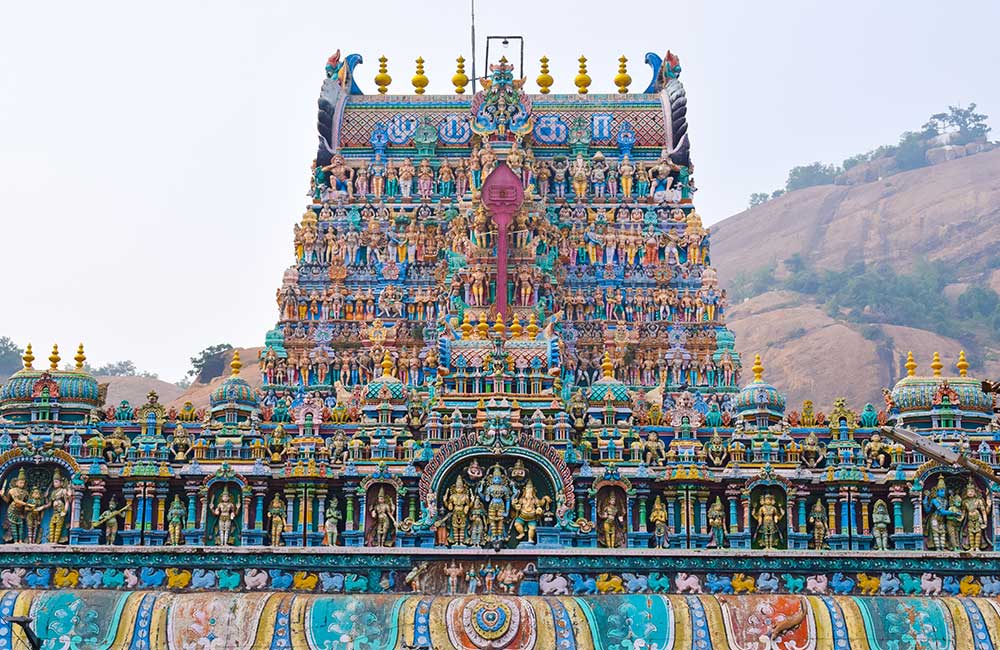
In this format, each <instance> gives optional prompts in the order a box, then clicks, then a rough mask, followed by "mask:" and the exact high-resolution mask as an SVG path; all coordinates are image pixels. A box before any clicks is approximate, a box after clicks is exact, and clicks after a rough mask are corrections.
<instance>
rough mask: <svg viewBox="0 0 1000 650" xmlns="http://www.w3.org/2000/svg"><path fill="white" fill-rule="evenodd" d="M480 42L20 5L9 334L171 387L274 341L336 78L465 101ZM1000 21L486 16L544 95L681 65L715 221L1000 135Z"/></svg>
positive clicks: (936, 14) (6, 270) (286, 12)
mask: <svg viewBox="0 0 1000 650" xmlns="http://www.w3.org/2000/svg"><path fill="white" fill-rule="evenodd" d="M468 23H469V16H468V2H467V1H466V0H462V1H461V2H424V3H419V2H398V1H386V0H380V1H379V2H353V3H342V2H275V1H273V0H272V1H271V2H250V1H241V2H236V1H211V2H206V1H204V0H202V1H200V2H189V1H186V0H175V1H174V2H169V3H168V2H159V3H155V4H154V3H152V2H136V1H135V0H131V1H122V2H110V1H100V0H98V1H95V2H86V3H84V2H69V1H65V0H57V1H48V2H13V1H10V2H6V3H4V4H2V5H0V242H2V253H0V286H2V287H3V294H4V295H3V300H2V301H0V335H8V336H11V337H12V338H14V339H15V340H16V341H18V342H19V343H22V344H23V343H25V342H28V341H31V342H32V343H33V344H34V345H35V347H36V355H37V356H39V357H44V356H47V353H48V348H49V346H50V345H51V344H52V342H53V341H58V342H59V343H60V344H61V346H62V347H63V349H64V351H65V352H67V353H69V351H70V348H72V347H73V346H75V345H76V344H77V343H78V342H79V341H83V342H84V343H85V344H86V345H87V351H88V355H89V356H90V359H91V360H92V361H94V362H95V363H98V364H99V363H103V362H107V361H113V360H118V359H133V360H134V361H135V362H136V363H137V364H138V366H139V367H140V368H143V369H149V370H152V371H155V372H158V373H160V375H161V377H163V378H165V379H169V380H175V379H179V378H180V377H181V376H182V375H183V374H184V372H185V370H186V369H187V367H188V358H189V357H190V356H192V355H193V354H194V353H196V352H197V351H198V350H200V349H201V348H203V347H205V346H207V345H209V344H213V343H219V342H223V341H225V342H230V343H232V344H234V345H237V346H250V345H260V344H261V343H262V342H263V336H264V332H265V331H266V330H267V329H269V328H270V327H272V326H273V323H274V321H275V319H276V315H277V311H276V307H275V304H274V291H275V288H276V287H277V285H278V284H279V282H280V278H281V272H282V270H283V269H284V268H285V267H286V266H287V265H288V264H289V263H290V261H291V257H292V249H291V246H292V243H291V227H292V224H293V223H294V222H295V221H296V220H297V218H298V217H299V216H300V215H301V213H302V209H303V207H304V204H305V197H304V194H305V191H306V189H307V185H308V167H309V162H310V160H311V159H312V156H313V154H314V152H315V149H316V131H315V122H316V117H315V116H316V97H317V95H318V92H319V88H320V85H321V82H322V79H323V65H324V63H325V61H326V57H327V56H329V55H330V54H331V53H332V52H333V51H334V50H336V49H337V48H338V47H339V48H341V49H342V50H343V52H344V54H345V55H346V54H348V53H352V52H358V53H360V54H362V55H363V56H364V58H365V63H364V64H363V65H362V66H360V67H359V68H358V70H357V76H358V78H359V83H360V85H361V87H362V90H364V91H366V92H374V83H372V81H371V78H372V77H373V76H374V75H375V72H376V70H377V65H378V64H377V59H378V57H379V55H381V54H385V55H386V56H387V57H388V58H389V72H390V74H391V75H392V77H393V84H392V86H391V90H390V92H392V91H395V92H400V93H401V92H411V91H412V87H411V86H410V83H409V80H410V77H411V76H412V75H413V68H414V65H413V60H414V59H415V58H416V57H417V56H418V55H420V56H423V57H424V59H425V61H426V71H427V76H428V77H429V78H430V86H429V88H428V92H431V93H434V92H451V90H452V88H451V85H450V82H449V79H450V78H451V76H452V74H453V73H454V69H455V57H456V56H457V55H458V54H462V55H464V56H465V57H466V58H467V59H468V58H469V50H470V39H469V24H468ZM998 26H1000V2H997V1H996V0H982V1H978V2H961V1H959V2H951V3H945V4H942V3H939V2H931V1H929V0H920V1H916V0H911V1H908V2H901V1H900V2H889V1H886V2H877V1H876V2H873V1H872V0H840V1H838V2H829V1H820V0H789V1H786V2H722V1H719V0H716V1H714V2H698V1H696V0H691V1H689V2H684V3H680V2H666V1H661V2H627V1H624V0H616V1H614V2H594V1H592V0H577V1H576V2H548V3H542V2H524V1H521V0H514V1H510V2H484V1H482V0H480V1H479V2H478V6H477V34H478V36H479V37H480V38H479V42H480V45H479V47H480V57H481V56H482V43H483V42H484V40H485V36H486V35H487V34H520V35H523V36H524V37H525V41H526V57H525V61H526V73H527V76H528V77H529V84H528V87H529V90H530V91H534V89H535V88H536V86H535V85H534V78H535V76H536V75H537V74H538V64H537V61H538V57H539V56H540V55H542V54H546V55H548V57H549V59H550V61H551V62H550V68H551V74H552V75H553V77H554V78H555V86H554V88H553V90H554V92H568V91H571V90H573V86H572V78H573V76H574V75H575V74H576V66H577V62H576V59H577V57H579V56H580V54H585V55H586V56H587V57H588V59H589V61H590V75H591V77H593V79H594V81H593V85H592V86H591V91H592V92H613V90H614V85H613V83H612V81H611V80H612V78H613V76H614V74H615V70H616V67H617V59H618V57H619V56H620V55H621V54H623V53H624V54H625V55H626V56H628V58H629V61H630V63H629V67H630V72H631V74H632V77H633V79H634V81H633V84H632V88H633V90H636V91H641V90H642V89H643V88H644V87H645V85H646V84H647V82H648V80H649V69H648V67H646V66H645V65H644V64H643V63H642V59H643V55H644V54H645V53H646V52H647V51H650V50H652V51H656V52H658V53H661V54H662V53H663V52H665V51H666V50H667V49H668V48H669V49H672V50H673V51H674V52H675V53H678V54H679V55H680V57H681V63H682V65H683V67H684V71H683V74H682V80H683V81H684V83H685V86H686V87H687V91H688V98H689V108H690V112H689V120H690V125H691V126H690V132H691V137H692V143H693V156H694V160H695V163H696V165H697V181H698V186H699V188H700V192H699V193H698V195H697V200H698V205H699V212H701V213H702V214H703V215H704V216H705V218H706V219H707V220H708V221H709V222H713V221H717V220H719V219H723V218H725V217H727V216H729V215H731V214H733V213H735V212H737V211H739V210H741V209H742V208H743V207H744V206H745V205H746V203H747V197H748V196H749V194H750V193H751V192H754V191H759V190H771V189H774V188H777V187H780V186H782V185H783V183H784V180H785V176H786V173H787V170H788V169H789V168H790V167H792V166H793V165H796V164H800V163H805V162H810V161H813V160H817V159H819V160H824V161H831V162H839V161H841V160H843V159H844V158H845V157H847V156H849V155H852V154H854V153H858V152H862V151H866V150H868V149H871V148H874V147H875V146H877V145H880V144H883V143H891V142H894V141H895V140H896V139H897V137H898V135H899V133H900V132H901V131H903V130H905V129H908V128H916V127H919V126H920V125H921V124H922V123H923V122H924V121H925V119H926V118H927V116H928V115H929V114H931V113H933V112H937V111H939V110H943V109H944V107H945V106H946V105H948V104H949V103H951V104H957V103H963V104H964V103H967V102H970V101H976V102H978V103H979V105H980V108H981V109H982V110H983V111H985V112H987V113H990V114H993V115H994V116H1000V83H998V79H1000V47H998V44H997V35H998V30H1000V27H998ZM467 70H468V67H467ZM480 70H482V67H481V65H480ZM991 123H992V124H993V125H994V128H995V129H996V128H998V127H1000V121H998V119H996V117H994V119H993V120H992V121H991ZM997 135H998V134H997V133H996V132H994V134H993V137H997ZM929 182H930V179H929ZM38 351H42V352H44V354H38ZM70 356H72V355H71V353H69V354H64V357H66V358H68V357H70Z"/></svg>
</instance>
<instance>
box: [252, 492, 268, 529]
mask: <svg viewBox="0 0 1000 650" xmlns="http://www.w3.org/2000/svg"><path fill="white" fill-rule="evenodd" d="M253 495H254V516H253V522H251V523H252V526H253V529H254V530H264V499H265V498H266V497H267V484H266V483H258V484H256V485H254V486H253Z"/></svg>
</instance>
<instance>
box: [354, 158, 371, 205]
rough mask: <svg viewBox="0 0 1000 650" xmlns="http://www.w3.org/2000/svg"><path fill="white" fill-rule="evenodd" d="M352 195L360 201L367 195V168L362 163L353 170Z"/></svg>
mask: <svg viewBox="0 0 1000 650" xmlns="http://www.w3.org/2000/svg"><path fill="white" fill-rule="evenodd" d="M354 196H356V197H358V198H359V199H360V200H362V201H363V200H364V199H365V197H366V196H368V168H367V167H365V166H364V165H362V166H361V167H358V169H357V171H355V172H354Z"/></svg>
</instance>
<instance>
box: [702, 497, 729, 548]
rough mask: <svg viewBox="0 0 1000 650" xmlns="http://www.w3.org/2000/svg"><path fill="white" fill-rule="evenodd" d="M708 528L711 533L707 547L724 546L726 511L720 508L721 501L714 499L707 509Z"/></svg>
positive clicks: (717, 498)
mask: <svg viewBox="0 0 1000 650" xmlns="http://www.w3.org/2000/svg"><path fill="white" fill-rule="evenodd" d="M707 519H708V528H709V530H710V531H711V535H712V540H711V541H710V542H709V546H711V547H712V548H722V547H723V546H725V544H726V511H725V510H724V509H723V507H722V499H720V498H719V497H715V501H714V502H713V503H712V505H711V506H710V507H709V509H708V517H707Z"/></svg>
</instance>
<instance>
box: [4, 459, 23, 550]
mask: <svg viewBox="0 0 1000 650" xmlns="http://www.w3.org/2000/svg"><path fill="white" fill-rule="evenodd" d="M3 500H4V501H5V502H6V503H7V526H8V528H9V534H10V537H11V541H12V542H14V543H15V544H22V543H24V542H26V541H28V530H27V509H28V476H27V474H25V472H24V468H23V467H22V468H21V470H20V471H19V472H18V473H17V476H15V477H14V480H13V481H12V482H11V484H10V486H9V487H7V488H6V489H4V491H3Z"/></svg>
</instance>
